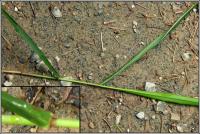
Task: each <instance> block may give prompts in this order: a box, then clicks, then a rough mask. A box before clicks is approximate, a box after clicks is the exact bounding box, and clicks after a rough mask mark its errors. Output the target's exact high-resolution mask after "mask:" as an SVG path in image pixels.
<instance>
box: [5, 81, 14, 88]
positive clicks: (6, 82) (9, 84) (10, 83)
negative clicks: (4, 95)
mask: <svg viewBox="0 0 200 134" xmlns="http://www.w3.org/2000/svg"><path fill="white" fill-rule="evenodd" d="M3 85H4V86H6V87H8V86H11V85H12V82H9V81H5V82H4V83H3Z"/></svg>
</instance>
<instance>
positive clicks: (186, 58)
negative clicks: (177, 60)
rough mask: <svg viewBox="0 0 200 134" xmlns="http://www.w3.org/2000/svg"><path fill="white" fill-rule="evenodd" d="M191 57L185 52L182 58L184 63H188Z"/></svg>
mask: <svg viewBox="0 0 200 134" xmlns="http://www.w3.org/2000/svg"><path fill="white" fill-rule="evenodd" d="M191 56H192V54H191V53H189V52H186V53H183V55H182V58H183V60H184V61H188V60H190V58H191Z"/></svg>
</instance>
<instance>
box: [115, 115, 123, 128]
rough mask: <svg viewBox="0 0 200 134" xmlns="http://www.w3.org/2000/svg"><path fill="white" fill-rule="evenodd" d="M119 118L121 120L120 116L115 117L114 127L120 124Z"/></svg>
mask: <svg viewBox="0 0 200 134" xmlns="http://www.w3.org/2000/svg"><path fill="white" fill-rule="evenodd" d="M121 118H122V116H121V114H119V115H117V116H116V120H115V124H116V125H118V124H119V123H120V121H121Z"/></svg>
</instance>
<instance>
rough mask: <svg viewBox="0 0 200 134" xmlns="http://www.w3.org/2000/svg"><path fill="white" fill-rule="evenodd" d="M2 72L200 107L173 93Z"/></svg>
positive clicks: (197, 102)
mask: <svg viewBox="0 0 200 134" xmlns="http://www.w3.org/2000/svg"><path fill="white" fill-rule="evenodd" d="M2 72H4V73H11V74H18V75H25V76H31V77H37V78H43V79H51V80H61V81H68V82H72V83H77V84H81V85H86V86H93V87H99V88H100V89H111V90H116V91H121V92H125V93H129V94H134V95H139V96H143V97H147V98H150V99H156V100H160V101H165V102H170V103H175V104H181V105H191V106H199V99H198V98H192V97H187V96H181V95H176V94H172V93H162V92H147V91H143V90H137V89H127V88H119V87H112V86H106V85H101V84H96V83H89V82H86V81H79V80H73V79H66V78H61V77H60V78H59V79H56V78H54V77H51V76H45V75H39V74H29V73H22V72H19V71H5V70H3V71H2Z"/></svg>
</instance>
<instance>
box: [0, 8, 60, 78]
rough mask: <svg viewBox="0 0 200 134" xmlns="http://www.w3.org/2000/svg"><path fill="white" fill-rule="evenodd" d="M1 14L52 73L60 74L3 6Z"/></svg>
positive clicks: (54, 74) (57, 75) (56, 75)
mask: <svg viewBox="0 0 200 134" xmlns="http://www.w3.org/2000/svg"><path fill="white" fill-rule="evenodd" d="M1 12H2V14H3V15H4V16H5V17H6V18H7V19H8V21H9V22H10V24H11V25H12V26H13V27H14V28H15V31H16V32H17V33H18V35H19V36H20V37H21V38H22V39H23V40H24V41H25V42H26V43H27V44H28V45H29V47H30V48H31V49H32V50H33V51H34V52H35V53H36V54H38V55H39V57H40V59H41V60H42V61H43V62H44V63H45V64H46V65H47V67H48V68H49V70H50V71H51V73H52V75H53V76H54V77H56V78H58V77H59V76H60V75H59V73H58V71H57V70H56V69H55V68H54V67H53V66H52V65H51V63H50V62H49V60H48V59H47V58H46V56H45V54H44V53H43V52H42V51H41V50H40V49H39V48H38V46H37V44H36V43H35V42H34V41H33V40H32V38H31V37H30V36H29V35H28V34H27V33H26V32H25V31H24V30H23V29H22V27H21V26H20V25H19V24H17V22H16V21H15V20H14V19H13V17H12V16H11V15H9V14H8V13H7V12H6V11H5V10H4V9H3V7H2V8H1Z"/></svg>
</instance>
